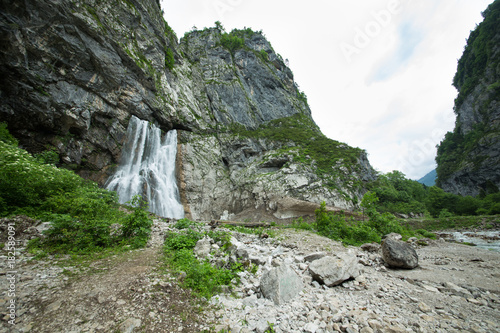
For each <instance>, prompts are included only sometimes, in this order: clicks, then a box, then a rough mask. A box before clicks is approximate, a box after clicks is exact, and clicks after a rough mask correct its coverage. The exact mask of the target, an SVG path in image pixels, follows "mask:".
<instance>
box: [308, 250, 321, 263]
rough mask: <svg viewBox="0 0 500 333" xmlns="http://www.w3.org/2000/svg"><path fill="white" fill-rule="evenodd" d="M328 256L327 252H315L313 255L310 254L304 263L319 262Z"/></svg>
mask: <svg viewBox="0 0 500 333" xmlns="http://www.w3.org/2000/svg"><path fill="white" fill-rule="evenodd" d="M324 256H326V252H314V253H311V254H308V255H306V256H305V257H304V261H306V262H312V261H314V260H318V259H321V258H323V257H324Z"/></svg>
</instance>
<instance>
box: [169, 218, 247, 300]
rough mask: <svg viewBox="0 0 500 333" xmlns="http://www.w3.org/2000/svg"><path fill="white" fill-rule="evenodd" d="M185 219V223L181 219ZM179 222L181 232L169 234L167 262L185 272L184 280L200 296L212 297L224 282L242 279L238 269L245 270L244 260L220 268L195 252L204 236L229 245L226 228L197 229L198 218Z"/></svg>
mask: <svg viewBox="0 0 500 333" xmlns="http://www.w3.org/2000/svg"><path fill="white" fill-rule="evenodd" d="M180 221H182V222H181V223H179V222H180ZM180 221H179V222H178V223H177V224H176V226H175V227H176V228H177V229H180V231H179V232H170V233H168V234H167V236H166V238H165V244H164V253H165V261H166V263H167V265H168V266H169V267H170V268H171V269H173V270H175V271H177V272H179V273H181V272H183V273H184V277H183V279H182V284H183V286H184V287H187V288H190V289H192V290H193V291H195V292H196V293H198V294H199V295H200V296H204V297H206V298H210V297H212V296H213V295H214V294H216V293H217V292H219V291H220V289H221V286H223V285H229V284H231V282H232V281H235V280H238V279H239V278H238V275H237V273H238V272H240V271H241V269H242V266H241V264H237V263H235V264H231V265H230V266H229V267H222V268H217V267H214V266H212V265H211V264H210V262H208V260H205V261H201V262H200V261H199V260H198V259H196V257H195V256H194V253H193V249H194V247H195V246H196V243H197V242H198V240H200V239H202V238H203V237H204V236H206V235H207V236H209V237H211V238H212V239H213V240H214V241H216V242H220V244H221V245H222V248H223V249H227V248H228V247H229V245H230V244H231V243H230V239H231V236H230V234H229V233H227V232H224V231H210V232H208V233H202V232H200V231H197V230H194V229H197V224H196V223H195V222H192V221H189V220H187V219H183V220H180Z"/></svg>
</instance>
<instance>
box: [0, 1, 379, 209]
mask: <svg viewBox="0 0 500 333" xmlns="http://www.w3.org/2000/svg"><path fill="white" fill-rule="evenodd" d="M2 8H3V9H2V13H1V15H0V36H1V39H0V40H1V43H2V48H0V75H1V76H2V81H1V82H0V98H1V99H2V106H1V108H0V121H6V122H7V123H8V126H9V130H10V131H11V132H12V133H13V134H14V136H15V137H16V138H18V139H19V141H20V144H21V146H22V147H24V148H26V149H27V150H28V151H30V152H32V153H38V152H41V151H43V150H45V149H47V148H49V149H55V150H56V151H57V152H58V153H59V155H60V164H62V165H64V166H66V167H70V168H73V169H75V170H76V171H77V172H79V173H80V174H81V175H82V176H84V177H87V178H90V179H93V180H95V181H97V182H99V183H100V184H103V183H104V182H105V181H106V179H107V178H108V177H109V176H110V175H111V174H112V173H113V171H114V169H115V167H116V165H117V164H118V163H119V160H120V155H121V149H122V144H123V142H124V139H125V133H126V128H127V125H128V121H129V119H130V117H131V116H132V115H135V116H137V117H139V118H140V119H143V120H148V121H150V122H153V123H155V124H157V125H158V126H160V127H161V128H162V130H165V131H168V130H171V129H180V130H182V134H181V135H180V144H179V151H180V153H179V159H180V160H179V161H178V172H179V179H180V180H181V186H180V187H181V191H182V199H183V203H184V205H185V208H186V212H187V213H188V214H191V216H192V217H193V218H197V219H212V218H220V217H221V216H226V217H238V216H251V218H254V219H260V218H268V217H271V218H286V217H293V216H297V215H300V214H299V213H304V212H309V213H310V214H313V213H314V209H312V208H311V207H315V206H314V205H313V206H311V205H309V203H314V204H319V203H320V202H321V201H326V202H327V204H328V205H331V206H337V207H341V208H344V209H350V208H353V207H354V206H355V205H356V201H357V200H358V199H359V198H361V196H362V194H363V193H364V189H363V187H362V186H358V185H357V186H353V185H352V184H354V183H359V182H356V180H361V181H362V182H366V181H369V180H372V179H374V177H375V173H374V170H373V169H372V168H371V166H370V165H369V163H368V160H367V159H366V155H365V154H363V153H360V155H359V158H358V159H357V160H358V162H357V167H356V170H357V171H353V173H352V174H351V173H350V171H349V170H350V169H349V168H345V167H344V165H343V162H342V160H337V161H336V163H335V164H333V165H332V172H333V171H336V170H337V171H338V172H340V173H341V174H342V175H343V176H342V178H335V179H332V180H331V182H330V183H335V184H336V185H335V187H334V188H333V189H332V187H331V186H330V187H327V186H325V184H324V183H323V181H322V180H321V179H319V178H318V176H317V172H316V170H315V166H314V161H312V160H310V158H309V160H307V158H306V159H305V160H306V162H304V157H303V156H302V157H300V158H299V156H297V155H298V154H299V153H298V150H296V151H294V149H293V147H291V146H290V144H283V143H279V142H272V141H270V140H264V139H254V138H242V137H240V136H239V135H238V134H237V131H235V130H234V129H235V128H236V129H237V128H246V129H256V128H258V127H259V126H260V125H262V124H265V123H266V122H268V121H270V120H275V119H279V118H284V117H290V116H293V115H297V114H299V115H302V116H305V117H307V118H308V119H310V120H311V124H314V122H313V121H312V119H311V111H310V109H309V107H308V106H307V103H306V102H304V101H303V99H301V98H299V90H298V88H297V85H296V84H295V82H294V80H293V74H292V72H291V70H290V69H289V68H288V67H287V66H286V65H285V63H284V61H283V60H282V58H281V57H280V56H279V55H278V54H277V53H275V51H274V50H273V48H272V46H271V44H270V43H269V42H268V41H267V40H266V39H265V38H264V36H263V35H262V34H260V33H253V34H251V35H249V36H247V37H246V38H245V45H244V47H242V48H240V49H238V50H236V51H234V52H233V53H231V52H230V51H228V50H227V49H225V48H223V47H222V46H221V45H220V38H221V31H219V30H218V29H216V28H212V29H205V30H203V31H195V32H192V33H190V34H188V35H187V36H185V38H183V39H182V40H181V42H180V43H179V42H178V41H177V37H176V36H175V35H174V34H173V32H172V31H171V29H170V28H169V27H168V24H167V23H166V22H164V20H163V18H162V14H161V10H160V8H159V4H158V1H156V0H141V1H139V0H117V1H97V0H86V1H83V0H26V1H22V2H14V3H11V2H9V3H8V4H7V3H6V1H5V0H3V1H2ZM168 53H172V54H173V55H174V60H175V63H174V66H173V68H172V69H169V66H168V59H167V54H168ZM264 53H265V54H264ZM232 133H233V134H232ZM332 163H333V162H332ZM332 177H337V176H333V173H332ZM294 200H295V201H294ZM297 200H298V201H297ZM252 212H253V213H252ZM256 212H257V213H256ZM238 214H240V215H238ZM252 214H253V215H252Z"/></svg>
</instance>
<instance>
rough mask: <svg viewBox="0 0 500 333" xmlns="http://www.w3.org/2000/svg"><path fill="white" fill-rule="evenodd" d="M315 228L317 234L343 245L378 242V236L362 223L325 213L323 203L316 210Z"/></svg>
mask: <svg viewBox="0 0 500 333" xmlns="http://www.w3.org/2000/svg"><path fill="white" fill-rule="evenodd" d="M315 214H316V226H317V228H318V233H319V234H320V235H323V236H325V237H328V238H331V239H334V240H338V241H341V242H342V243H343V244H345V245H361V244H363V243H369V242H378V243H379V242H380V240H381V238H380V235H379V234H378V233H377V232H376V230H374V229H373V228H372V227H370V226H369V225H368V224H366V223H365V222H362V221H356V220H354V219H348V218H346V217H345V216H344V215H341V214H334V213H332V212H327V211H326V205H325V203H324V202H323V203H322V204H321V206H320V208H319V209H317V210H316V212H315Z"/></svg>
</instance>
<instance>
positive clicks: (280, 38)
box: [161, 0, 493, 179]
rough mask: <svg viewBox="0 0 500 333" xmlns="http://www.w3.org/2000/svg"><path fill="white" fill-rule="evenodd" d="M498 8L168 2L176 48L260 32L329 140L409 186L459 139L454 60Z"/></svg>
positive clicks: (373, 1)
mask: <svg viewBox="0 0 500 333" xmlns="http://www.w3.org/2000/svg"><path fill="white" fill-rule="evenodd" d="M492 2H493V1H492V0H418V1H417V0H355V1H353V0H311V1H303V0H302V1H296V0H287V1H284V0H252V1H250V0H161V3H162V7H163V10H164V11H165V19H166V20H167V22H168V23H169V25H170V26H171V27H172V28H173V29H174V31H175V32H176V33H177V36H178V37H179V38H181V37H182V36H183V35H184V33H185V32H186V31H190V30H192V28H193V26H196V27H197V28H198V29H203V28H204V27H212V26H214V22H215V21H221V23H222V24H223V26H224V27H225V28H226V30H227V31H230V30H232V29H233V28H244V27H250V28H252V29H254V30H263V32H264V34H265V35H266V37H267V39H268V40H269V41H270V42H271V44H272V45H273V48H274V49H275V51H276V52H277V53H279V54H281V55H282V56H283V58H284V59H288V60H289V67H290V68H291V70H292V71H293V73H294V75H295V81H296V82H297V84H298V85H299V86H300V88H301V90H303V91H304V92H305V93H306V95H307V97H308V101H309V105H310V107H311V110H312V115H313V118H314V120H315V121H316V123H317V124H318V125H319V126H320V127H321V130H322V131H323V133H324V134H325V135H327V136H328V137H330V138H332V139H335V140H338V141H342V142H345V143H347V144H349V145H351V146H354V147H359V148H362V149H365V150H366V151H367V152H368V157H369V160H370V162H371V164H372V166H373V167H374V168H375V169H376V170H378V171H380V172H383V173H386V172H389V171H392V170H399V171H402V172H404V173H405V174H406V175H407V177H409V178H412V179H418V178H420V177H423V176H424V175H425V174H426V173H427V172H429V171H431V170H432V169H434V168H435V161H434V158H435V154H436V148H435V146H436V144H438V143H439V142H440V141H441V140H442V138H443V137H444V134H445V133H446V132H447V131H451V130H453V127H454V124H455V115H454V113H453V100H454V99H455V97H456V95H457V91H456V89H455V88H454V87H453V86H452V85H451V82H452V79H453V76H454V74H455V72H456V67H457V60H458V59H459V58H460V56H461V55H462V52H463V49H464V46H465V43H466V38H467V37H468V36H469V33H470V31H471V30H473V29H474V28H475V26H476V24H478V23H480V22H481V21H482V16H481V12H482V11H484V10H485V9H486V8H487V6H488V5H489V4H490V3H492Z"/></svg>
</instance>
